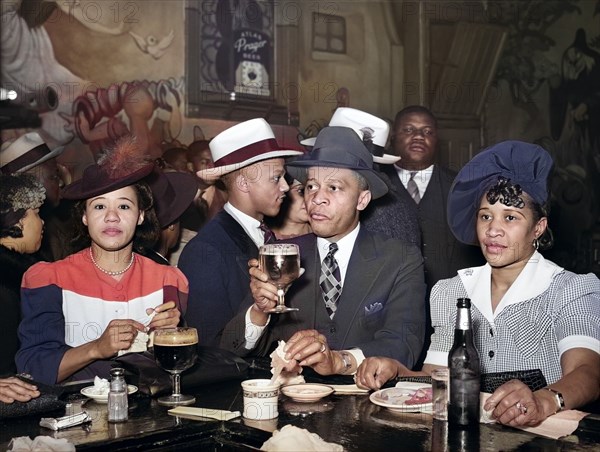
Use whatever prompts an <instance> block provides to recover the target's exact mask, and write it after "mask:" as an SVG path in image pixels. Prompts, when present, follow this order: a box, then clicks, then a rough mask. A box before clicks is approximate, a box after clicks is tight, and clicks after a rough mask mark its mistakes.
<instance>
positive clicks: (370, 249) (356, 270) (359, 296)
mask: <svg viewBox="0 0 600 452" xmlns="http://www.w3.org/2000/svg"><path fill="white" fill-rule="evenodd" d="M376 259H377V253H376V252H375V247H374V245H373V241H372V238H371V235H370V234H369V233H368V232H367V230H366V229H365V228H364V227H361V229H360V232H359V234H358V237H357V238H356V242H355V244H354V249H353V250H352V255H351V256H350V262H349V263H348V271H347V273H346V277H345V278H344V287H343V289H342V295H341V296H340V300H339V304H338V309H337V311H336V314H335V317H334V320H335V321H336V323H337V324H338V326H340V327H342V326H344V327H345V330H343V331H342V330H340V338H342V340H341V342H340V344H343V343H345V341H346V337H347V336H348V334H349V333H350V328H351V326H352V325H355V324H356V323H355V319H356V318H357V316H359V315H360V309H362V306H363V305H364V302H365V299H366V297H367V296H368V294H369V293H370V292H371V286H372V285H373V281H375V279H376V276H377V272H378V269H379V267H378V266H377V265H374V262H373V261H374V260H376ZM323 309H324V308H323Z"/></svg>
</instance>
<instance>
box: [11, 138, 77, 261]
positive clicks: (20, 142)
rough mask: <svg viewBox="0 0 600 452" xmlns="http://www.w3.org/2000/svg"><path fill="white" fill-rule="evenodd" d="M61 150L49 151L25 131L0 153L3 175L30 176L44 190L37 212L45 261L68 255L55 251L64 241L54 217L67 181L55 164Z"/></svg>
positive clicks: (63, 173)
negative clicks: (43, 224) (42, 221)
mask: <svg viewBox="0 0 600 452" xmlns="http://www.w3.org/2000/svg"><path fill="white" fill-rule="evenodd" d="M63 150H64V146H59V147H57V148H54V149H50V148H49V147H48V145H47V144H46V143H45V142H44V140H43V139H42V137H41V136H40V135H39V134H38V133H37V132H29V133H26V134H24V135H21V136H20V137H19V138H17V139H16V140H14V141H12V142H5V143H3V144H2V148H1V150H0V171H1V172H2V173H3V174H19V173H29V174H32V175H33V176H35V177H36V178H37V179H38V180H39V181H40V182H41V183H42V185H43V186H44V188H45V190H46V201H45V202H44V205H43V206H42V208H41V212H40V216H41V217H42V218H43V219H44V221H45V226H44V228H45V229H46V234H44V241H43V243H42V250H41V251H42V254H43V255H44V257H45V258H46V259H49V260H56V259H59V258H62V257H64V256H65V255H66V254H68V253H66V252H65V253H62V252H60V251H59V249H60V248H61V246H62V244H64V240H63V239H61V238H60V234H61V232H60V229H61V227H60V221H59V220H58V219H57V218H56V217H57V215H58V213H57V209H58V207H59V203H60V191H61V187H63V186H64V185H65V184H68V183H69V182H70V181H71V176H70V174H69V170H68V169H67V168H66V167H65V166H63V165H60V164H59V163H58V162H57V161H56V157H58V156H59V155H60V154H61V153H62V151H63ZM49 230H50V231H49Z"/></svg>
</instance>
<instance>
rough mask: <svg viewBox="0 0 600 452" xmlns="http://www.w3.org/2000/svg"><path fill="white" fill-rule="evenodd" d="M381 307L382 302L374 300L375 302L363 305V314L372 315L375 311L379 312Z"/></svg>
mask: <svg viewBox="0 0 600 452" xmlns="http://www.w3.org/2000/svg"><path fill="white" fill-rule="evenodd" d="M382 309H383V303H380V302H379V301H376V302H375V303H371V304H370V305H369V306H365V315H366V316H369V315H373V314H375V313H376V312H379V311H381V310H382Z"/></svg>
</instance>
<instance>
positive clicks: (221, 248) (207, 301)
mask: <svg viewBox="0 0 600 452" xmlns="http://www.w3.org/2000/svg"><path fill="white" fill-rule="evenodd" d="M257 256H258V248H257V247H256V245H255V244H254V242H253V241H252V239H251V238H250V237H249V236H248V234H246V232H245V231H244V229H243V228H242V226H241V225H240V224H239V223H238V222H237V221H236V220H235V219H234V218H233V217H232V216H231V215H229V214H228V213H227V212H226V211H224V210H223V211H221V212H219V214H217V216H216V217H215V218H213V219H212V220H211V221H209V222H208V223H207V224H206V225H205V226H204V227H203V228H202V229H201V230H200V231H199V232H198V235H196V236H195V237H194V238H193V239H192V240H190V241H189V242H188V244H187V245H186V246H185V248H184V249H183V251H182V252H181V257H180V258H179V262H178V267H179V269H180V270H181V271H182V272H183V274H184V275H185V276H186V277H187V279H188V281H189V283H190V295H189V299H188V308H187V313H186V316H185V320H186V321H187V324H188V326H192V327H195V328H197V329H198V335H199V340H200V344H202V345H208V346H213V345H215V346H216V345H218V344H219V339H220V336H221V330H222V329H223V327H224V326H225V324H226V323H227V322H228V321H229V320H231V319H232V318H233V317H234V316H235V314H236V313H237V312H238V310H239V306H240V303H241V302H242V300H243V299H244V297H245V296H246V295H247V294H249V292H250V276H249V273H248V260H249V259H251V258H256V257H257Z"/></svg>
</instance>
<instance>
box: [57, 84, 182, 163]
mask: <svg viewBox="0 0 600 452" xmlns="http://www.w3.org/2000/svg"><path fill="white" fill-rule="evenodd" d="M182 85H183V80H180V81H179V82H177V81H175V80H173V79H171V80H160V81H158V82H149V81H140V82H123V83H120V84H118V85H117V84H114V85H111V86H109V87H108V88H99V89H97V90H95V91H88V92H86V93H84V94H83V95H81V96H79V97H77V98H76V99H75V101H74V102H73V107H72V113H71V114H70V115H66V114H62V115H61V116H62V118H63V119H64V120H65V121H66V122H67V124H66V125H65V126H64V127H65V129H67V130H68V131H69V132H70V133H72V134H73V135H75V136H77V137H78V138H79V139H80V140H81V141H82V142H83V143H86V144H88V145H89V146H90V150H91V151H92V153H93V155H94V157H97V155H98V153H99V152H100V151H101V150H102V149H103V148H105V147H106V146H107V145H110V144H111V143H114V142H115V140H117V139H118V138H119V137H122V136H125V135H129V134H131V135H133V136H135V137H136V139H137V142H138V143H139V145H140V147H141V148H142V149H147V150H148V154H149V156H150V157H152V158H158V157H160V156H161V155H162V151H163V148H164V144H165V143H170V142H173V141H174V140H175V139H176V138H177V137H178V136H179V134H180V132H181V122H182V115H181V111H180V107H181V105H182V95H183V93H182V92H181V88H182Z"/></svg>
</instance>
